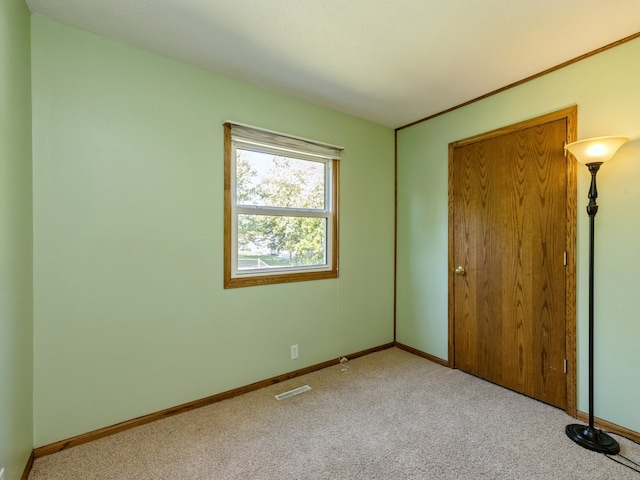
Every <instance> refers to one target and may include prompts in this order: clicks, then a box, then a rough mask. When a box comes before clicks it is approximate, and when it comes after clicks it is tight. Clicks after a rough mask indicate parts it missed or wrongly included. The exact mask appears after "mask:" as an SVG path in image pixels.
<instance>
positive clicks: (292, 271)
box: [224, 122, 342, 288]
mask: <svg viewBox="0 0 640 480" xmlns="http://www.w3.org/2000/svg"><path fill="white" fill-rule="evenodd" d="M224 128H225V235H224V236H225V256H224V287H225V288H235V287H244V286H254V285H265V284H273V283H285V282H297V281H305V280H319V279H325V278H336V277H337V276H338V168H339V167H338V161H337V160H338V159H339V158H340V152H341V151H342V148H341V147H336V146H333V145H328V144H323V143H320V142H315V141H312V140H308V139H303V138H299V137H292V136H289V135H284V134H281V133H277V132H273V131H269V130H263V129H258V128H256V127H250V126H247V125H243V124H238V123H232V122H227V123H225V124H224ZM238 149H241V150H248V151H254V152H259V153H267V154H272V155H274V156H282V157H288V158H292V159H299V160H306V161H313V162H318V163H322V164H324V166H325V168H324V174H325V179H324V182H325V183H324V185H325V189H324V193H325V199H324V209H303V208H288V207H271V206H254V205H239V204H238V202H237V195H236V192H237V188H236V186H237V185H236V159H237V150H238ZM242 214H250V215H256V214H257V215H269V216H286V217H306V218H323V219H325V222H326V236H325V252H324V253H325V262H324V263H323V264H318V265H308V266H307V265H305V266H293V267H290V266H287V267H270V268H262V269H259V268H258V269H246V270H245V269H240V268H238V216H239V215H242Z"/></svg>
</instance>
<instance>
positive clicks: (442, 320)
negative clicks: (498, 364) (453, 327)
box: [397, 39, 640, 431]
mask: <svg viewBox="0 0 640 480" xmlns="http://www.w3.org/2000/svg"><path fill="white" fill-rule="evenodd" d="M638 59H640V39H636V40H634V41H632V42H628V43H625V44H623V45H621V46H618V47H616V48H614V49H611V50H607V51H605V52H603V53H600V54H598V55H595V56H592V57H589V58H588V59H586V60H583V61H581V62H578V63H575V64H573V65H570V66H568V67H565V68H563V69H561V70H558V71H556V72H553V73H551V74H548V75H545V76H543V77H541V78H538V79H536V80H534V81H531V82H528V83H525V84H523V85H521V86H519V87H516V88H512V89H510V90H507V91H505V92H502V93H500V94H498V95H494V96H492V97H489V98H487V99H485V100H482V101H479V102H476V103H473V104H471V105H469V106H466V107H464V108H460V109H457V110H455V111H452V112H450V113H448V114H445V115H441V116H439V117H435V118H433V119H431V120H429V121H425V122H422V123H420V124H416V125H415V126H412V127H408V128H405V129H402V130H400V131H399V132H398V219H397V222H398V267H397V268H398V287H397V288H398V298H397V340H398V341H399V342H401V343H405V344H407V345H410V346H412V347H414V348H417V349H419V350H422V351H424V352H427V353H430V354H432V355H435V356H437V357H440V358H443V359H446V358H447V355H448V352H447V335H448V334H447V328H448V325H447V255H448V253H447V241H448V240H447V155H448V150H447V147H448V144H449V142H453V141H456V140H460V139H464V138H467V137H470V136H472V135H476V134H480V133H483V132H487V131H490V130H493V129H496V128H499V127H503V126H506V125H510V124H513V123H516V122H519V121H522V120H526V119H529V118H533V117H537V116H539V115H543V114H545V113H548V112H552V111H554V110H558V109H561V108H564V107H568V106H571V105H577V106H578V138H580V139H583V138H589V137H595V136H602V135H616V134H618V135H626V136H629V137H631V141H630V142H629V143H628V144H626V145H625V146H623V147H622V148H621V149H620V151H619V152H618V154H617V155H616V157H615V158H614V160H613V161H612V162H611V163H608V164H607V165H606V166H605V167H603V168H602V169H601V171H600V173H599V174H598V191H599V198H598V204H599V205H600V211H599V213H598V217H597V222H596V223H597V228H596V230H597V231H596V249H597V252H596V266H595V268H596V285H595V299H596V300H595V319H596V335H595V344H596V345H595V352H596V353H595V355H596V356H595V388H596V393H595V415H596V416H598V417H600V418H603V419H606V420H609V421H611V422H614V423H616V424H619V425H622V426H624V427H627V428H630V429H632V430H635V431H640V416H638V411H637V406H638V405H640V383H638V381H637V378H638V373H637V372H638V371H639V370H640V349H639V348H638V338H640V321H638V312H639V311H640V296H639V295H638V291H639V290H640V275H638V272H639V271H640V248H639V247H638V246H639V245H640V209H638V205H640V187H639V185H640V139H639V138H640V116H639V115H638V112H640V89H639V88H638V86H639V85H640V62H639V61H638ZM425 94H429V92H425ZM589 181H590V176H589V173H588V171H587V169H586V168H584V167H582V166H579V170H578V233H577V259H578V265H577V274H578V291H577V299H578V300H577V303H578V304H577V308H578V319H577V320H578V339H577V340H578V363H579V366H578V409H579V410H581V411H584V412H586V411H588V398H587V393H588V392H587V389H588V383H587V381H588V380H587V379H588V369H587V355H588V350H587V342H588V332H587V321H588V317H587V308H588V306H587V305H588V304H587V294H588V279H587V272H588V241H589V239H588V217H587V215H586V212H585V209H584V207H585V206H586V204H587V190H588V185H589Z"/></svg>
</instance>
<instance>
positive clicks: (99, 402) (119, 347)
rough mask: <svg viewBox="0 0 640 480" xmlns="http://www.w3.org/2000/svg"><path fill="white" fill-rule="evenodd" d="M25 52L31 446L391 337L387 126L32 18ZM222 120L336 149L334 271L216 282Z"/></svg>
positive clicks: (219, 270) (389, 147)
mask: <svg viewBox="0 0 640 480" xmlns="http://www.w3.org/2000/svg"><path fill="white" fill-rule="evenodd" d="M220 48H224V47H223V46H220ZM32 55H33V132H34V133H33V135H34V160H33V161H34V239H35V240H34V275H35V285H34V302H35V309H34V350H35V356H34V361H35V365H34V372H35V373H34V421H35V429H34V430H35V445H36V446H41V445H45V444H48V443H51V442H54V441H58V440H61V439H65V438H68V437H71V436H74V435H77V434H81V433H84V432H87V431H91V430H93V429H97V428H101V427H104V426H107V425H111V424H115V423H117V422H121V421H123V420H127V419H131V418H134V417H137V416H140V415H145V414H148V413H151V412H155V411H158V410H161V409H165V408H168V407H171V406H175V405H178V404H181V403H184V402H189V401H192V400H196V399H199V398H202V397H206V396H209V395H213V394H216V393H219V392H223V391H226V390H229V389H232V388H235V387H240V386H244V385H247V384H250V383H252V382H256V381H259V380H263V379H266V378H269V377H272V376H275V375H279V374H282V373H286V372H290V371H293V370H297V369H300V368H303V367H306V366H309V365H314V364H317V363H319V362H323V361H326V360H330V359H333V358H337V357H338V356H339V355H343V354H349V353H353V352H357V351H360V350H363V349H367V348H371V347H375V346H379V345H381V344H385V343H388V342H391V341H393V321H392V319H393V241H394V239H393V230H394V162H393V155H394V154H393V152H394V132H393V130H391V129H389V128H385V127H381V126H378V125H374V124H371V123H368V122H365V121H362V120H359V119H356V118H353V117H349V116H346V115H343V114H339V113H336V112H334V111H331V110H328V109H325V108H320V107H318V106H314V105H311V104H309V103H305V102H302V101H300V100H297V99H294V98H291V97H287V96H282V95H278V94H275V93H272V92H269V91H267V90H264V89H261V88H258V87H255V86H251V85H248V84H245V83H242V82H239V81H236V80H232V79H229V78H226V77H223V76H220V75H216V74H214V73H211V72H209V71H206V70H203V69H199V68H196V67H193V66H189V65H185V64H182V63H179V62H176V61H173V60H170V59H168V58H165V57H162V56H159V55H155V54H152V53H149V52H146V51H143V50H139V49H136V48H132V47H130V46H127V45H124V44H121V43H117V42H114V41H111V40H107V39H105V38H102V37H99V36H96V35H93V34H89V33H87V32H84V31H81V30H77V29H74V28H71V27H69V26H66V25H63V24H60V23H57V22H54V21H52V20H49V19H45V18H43V17H39V16H34V17H33V18H32ZM226 120H235V121H238V122H241V123H247V124H251V125H256V126H259V127H263V128H267V129H271V130H275V131H281V132H286V133H289V134H293V135H298V136H302V137H306V138H313V139H316V140H320V141H324V142H328V143H333V144H338V145H341V146H343V147H345V150H344V153H343V159H342V161H341V166H340V174H341V178H340V198H341V200H340V202H341V204H340V228H341V229H340V278H339V279H337V280H321V281H313V282H301V283H295V284H286V285H272V286H262V287H250V288H240V289H232V290H224V289H223V288H222V280H223V278H222V265H223V238H222V232H223V221H222V214H223V127H222V125H223V123H224V121H226ZM292 344H298V345H299V346H300V358H299V359H298V360H295V361H292V360H290V359H289V346H290V345H292Z"/></svg>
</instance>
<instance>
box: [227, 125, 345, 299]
mask: <svg viewBox="0 0 640 480" xmlns="http://www.w3.org/2000/svg"><path fill="white" fill-rule="evenodd" d="M224 134H225V188H224V196H225V198H224V203H225V205H224V222H225V228H224V287H225V288H234V287H246V286H253V285H266V284H272V283H284V282H299V281H304V280H318V279H324V278H336V277H337V276H338V160H339V158H340V152H341V150H342V149H341V148H340V147H335V146H332V145H326V144H322V143H319V142H314V141H311V140H306V139H300V138H295V137H290V136H286V135H282V134H279V133H275V132H270V131H267V130H261V129H257V128H254V127H249V126H246V125H240V124H235V123H226V124H225V125H224Z"/></svg>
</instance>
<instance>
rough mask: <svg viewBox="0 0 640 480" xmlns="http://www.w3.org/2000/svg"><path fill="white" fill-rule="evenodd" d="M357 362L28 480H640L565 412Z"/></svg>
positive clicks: (391, 355) (405, 364)
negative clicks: (578, 435) (571, 431)
mask: <svg viewBox="0 0 640 480" xmlns="http://www.w3.org/2000/svg"><path fill="white" fill-rule="evenodd" d="M347 365H348V370H347V371H346V372H343V371H342V370H341V367H340V366H334V367H330V368H326V369H324V370H320V371H317V372H314V373H311V374H308V375H305V376H301V377H298V378H295V379H292V380H288V381H286V382H282V383H278V384H275V385H272V386H270V387H267V388H263V389H261V390H257V391H254V392H251V393H247V394H244V395H242V396H239V397H235V398H233V399H230V400H225V401H222V402H219V403H216V404H213V405H210V406H207V407H203V408H200V409H197V410H192V411H190V412H186V413H182V414H180V415H176V416H173V417H170V418H167V419H163V420H160V421H157V422H154V423H151V424H147V425H144V426H141V427H137V428H134V429H131V430H128V431H125V432H121V433H119V434H116V435H112V436H110V437H106V438H103V439H100V440H97V441H94V442H91V443H88V444H85V445H81V446H78V447H75V448H71V449H69V450H66V451H62V452H59V453H56V454H53V455H49V456H46V457H42V458H38V459H36V461H35V464H34V466H33V469H32V471H31V475H30V476H29V480H90V479H100V480H102V479H104V480H110V479H113V480H116V479H117V480H122V479H130V480H152V479H153V480H159V479H187V480H191V479H193V480H204V479H207V480H213V479H215V480H218V479H220V480H235V479H238V480H240V479H242V480H247V479H260V480H276V479H277V480H282V479H336V480H338V479H340V480H354V479H372V480H377V479H385V480H388V479H442V480H446V479H452V480H453V479H456V480H463V479H519V480H527V479H584V478H589V479H591V480H626V479H633V480H639V479H640V474H637V473H634V472H633V471H631V470H629V469H628V468H625V467H623V466H621V465H618V464H617V463H615V462H613V461H612V460H610V459H609V458H607V457H606V456H604V455H602V454H598V453H594V452H591V451H589V450H585V449H583V448H581V447H579V446H578V445H576V444H574V443H573V442H572V441H571V440H570V439H569V438H567V437H566V435H565V433H564V427H565V425H566V424H568V423H574V422H575V420H574V419H572V418H571V417H569V416H568V415H566V414H565V413H564V412H563V411H561V410H559V409H557V408H554V407H551V406H548V405H545V404H543V403H540V402H538V401H535V400H532V399H530V398H528V397H525V396H522V395H520V394H517V393H514V392H512V391H509V390H506V389H504V388H501V387H499V386H497V385H494V384H492V383H489V382H486V381H483V380H481V379H478V378H476V377H473V376H471V375H468V374H465V373H463V372H461V371H459V370H452V369H449V368H445V367H442V366H440V365H437V364H435V363H432V362H430V361H428V360H425V359H423V358H420V357H417V356H415V355H412V354H410V353H407V352H405V351H402V350H399V349H397V348H392V349H389V350H385V351H382V352H377V353H373V354H370V355H367V356H365V357H361V358H358V359H355V360H352V361H350V362H348V364H347ZM305 384H306V385H309V386H310V387H311V390H310V391H307V392H305V393H302V394H300V395H296V396H292V397H289V398H287V399H285V400H276V399H275V398H274V396H275V395H276V394H279V393H282V392H285V391H288V390H291V389H293V388H296V387H300V386H302V385H305ZM615 438H616V439H618V440H619V442H620V445H621V449H622V451H621V453H622V454H623V455H625V456H627V457H629V458H632V459H634V460H635V461H637V462H638V461H640V446H639V445H637V444H635V443H633V442H631V441H629V440H626V439H624V438H622V437H618V436H615Z"/></svg>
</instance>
